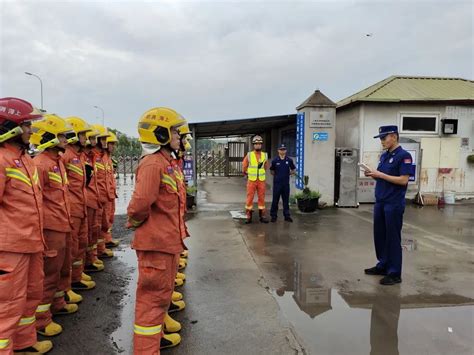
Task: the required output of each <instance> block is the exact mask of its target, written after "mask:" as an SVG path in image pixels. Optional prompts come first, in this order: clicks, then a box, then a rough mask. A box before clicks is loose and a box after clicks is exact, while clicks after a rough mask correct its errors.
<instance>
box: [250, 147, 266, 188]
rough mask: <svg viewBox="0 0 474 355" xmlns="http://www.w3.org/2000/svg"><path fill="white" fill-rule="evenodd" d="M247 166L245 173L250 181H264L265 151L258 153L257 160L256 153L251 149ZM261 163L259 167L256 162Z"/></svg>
mask: <svg viewBox="0 0 474 355" xmlns="http://www.w3.org/2000/svg"><path fill="white" fill-rule="evenodd" d="M248 160H249V167H248V169H247V175H248V177H249V180H250V181H257V179H258V180H260V181H265V162H266V161H267V153H264V152H261V153H260V161H258V160H257V154H255V151H252V152H250V153H249V155H248ZM259 163H262V165H261V168H260V169H259V168H258V164H259Z"/></svg>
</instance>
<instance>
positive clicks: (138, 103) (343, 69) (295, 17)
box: [0, 0, 474, 136]
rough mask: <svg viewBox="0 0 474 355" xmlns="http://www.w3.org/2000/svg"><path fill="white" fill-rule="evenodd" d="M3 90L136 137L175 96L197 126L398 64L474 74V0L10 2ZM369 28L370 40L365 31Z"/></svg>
mask: <svg viewBox="0 0 474 355" xmlns="http://www.w3.org/2000/svg"><path fill="white" fill-rule="evenodd" d="M0 3H1V5H0V96H2V97H3V96H16V97H21V98H24V99H26V100H29V101H30V102H32V103H33V104H34V105H36V106H38V107H39V106H40V88H39V81H38V80H37V79H36V78H34V77H31V76H27V75H25V74H24V72H25V71H29V72H32V73H35V74H37V75H39V76H40V77H41V78H42V79H43V85H44V88H43V89H44V108H45V109H47V110H48V111H49V112H54V113H57V114H59V115H61V116H64V117H66V116H71V115H78V116H80V117H83V118H85V119H86V120H88V121H90V122H92V123H99V121H100V119H99V117H100V116H101V114H100V111H98V110H97V109H95V108H93V106H94V105H99V106H101V107H102V108H103V109H104V110H105V120H106V124H107V125H108V126H110V127H114V128H118V129H119V130H121V131H123V132H126V133H128V134H131V135H134V136H136V135H137V134H136V122H137V120H138V118H139V117H140V115H141V114H142V113H143V112H144V111H146V110H147V109H149V108H151V107H154V106H168V107H171V108H174V109H175V110H177V111H178V112H180V113H181V114H183V115H184V116H185V117H186V118H187V119H188V120H189V121H190V122H199V121H214V120H227V119H233V118H246V117H261V116H271V115H279V114H288V113H294V112H295V107H296V106H297V105H298V104H300V103H301V102H302V101H303V100H305V99H306V98H307V97H308V96H309V95H311V93H312V92H313V91H314V90H315V89H320V90H321V91H322V92H323V93H325V94H326V95H327V96H328V97H329V98H331V99H332V100H333V101H338V100H340V99H343V98H344V97H346V96H349V95H351V94H353V93H355V92H356V91H359V90H361V89H363V88H365V87H367V86H369V85H371V84H373V83H375V82H377V81H379V80H382V79H385V78H386V77H388V76H390V75H394V74H401V75H429V76H448V77H451V76H453V77H462V78H466V79H472V78H473V63H474V58H473V48H474V47H473V46H474V41H473V38H474V35H473V32H474V25H473V16H474V15H473V4H474V3H473V1H463V2H459V1H434V2H433V1H403V2H401V1H364V2H362V1H325V2H321V1H298V0H292V1H279V2H274V1H261V2H257V1H206V2H202V1H191V2H189V1H188V2H181V1H177V0H170V1H148V2H137V1H128V2H127V1H120V2H118V1H94V2H90V1H80V2H79V1H69V2H66V1H56V2H44V1H38V0H37V1H31V2H25V1H18V0H16V1H3V0H0ZM369 33H371V34H372V35H371V36H367V35H366V34H369Z"/></svg>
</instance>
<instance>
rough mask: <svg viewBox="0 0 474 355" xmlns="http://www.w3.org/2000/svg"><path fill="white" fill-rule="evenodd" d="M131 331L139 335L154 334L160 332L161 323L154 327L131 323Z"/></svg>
mask: <svg viewBox="0 0 474 355" xmlns="http://www.w3.org/2000/svg"><path fill="white" fill-rule="evenodd" d="M133 332H134V333H135V334H139V335H155V334H159V333H160V332H161V325H155V326H154V327H142V326H140V325H137V324H134V325H133Z"/></svg>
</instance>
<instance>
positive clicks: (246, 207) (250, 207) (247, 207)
mask: <svg viewBox="0 0 474 355" xmlns="http://www.w3.org/2000/svg"><path fill="white" fill-rule="evenodd" d="M245 209H247V210H252V209H253V205H252V206H245Z"/></svg>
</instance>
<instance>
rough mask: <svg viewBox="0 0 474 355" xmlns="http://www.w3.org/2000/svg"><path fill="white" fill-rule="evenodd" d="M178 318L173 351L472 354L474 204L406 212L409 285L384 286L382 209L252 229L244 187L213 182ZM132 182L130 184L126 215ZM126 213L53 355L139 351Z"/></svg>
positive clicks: (202, 203) (124, 189) (125, 191)
mask: <svg viewBox="0 0 474 355" xmlns="http://www.w3.org/2000/svg"><path fill="white" fill-rule="evenodd" d="M200 187H201V192H200V197H199V207H198V209H197V210H196V211H193V212H191V213H190V214H189V215H190V219H189V221H188V226H189V229H190V231H191V234H192V237H191V238H189V239H188V240H187V244H188V246H189V250H190V257H189V266H188V267H187V269H186V271H185V272H186V276H187V281H186V284H185V285H184V286H183V287H182V288H181V289H180V290H179V291H181V292H183V294H184V296H185V301H186V303H187V307H186V309H185V310H184V311H182V312H180V313H178V314H175V315H174V317H175V319H177V320H179V321H180V322H181V323H182V325H183V330H182V331H181V335H182V337H183V342H182V344H181V345H180V346H179V347H177V348H175V349H169V350H166V351H163V353H168V354H178V353H180V354H222V353H228V354H295V353H306V354H323V355H325V354H338V355H339V354H351V355H352V354H369V353H370V354H381V355H385V354H472V353H474V341H473V339H474V337H473V335H474V330H473V324H474V306H473V305H474V277H473V271H474V261H473V260H474V259H473V255H474V252H473V247H474V246H473V241H474V208H473V207H474V205H469V204H467V205H455V206H447V207H446V208H444V209H437V208H436V207H424V208H416V207H413V206H412V205H407V209H406V213H405V224H404V234H403V236H404V238H405V240H404V247H405V249H406V251H405V252H404V263H403V266H404V270H403V283H402V284H400V285H396V286H391V287H384V286H381V285H379V284H378V280H379V278H378V277H373V276H366V275H364V273H363V269H364V268H366V267H370V266H373V265H374V263H375V255H374V251H373V241H372V222H371V220H372V206H371V205H365V206H361V207H360V208H358V209H334V208H328V209H324V210H319V211H318V212H317V213H315V214H310V215H303V214H299V213H297V212H296V211H294V213H293V218H294V220H295V221H294V223H292V224H290V223H286V222H284V221H283V220H282V218H280V220H278V222H277V223H276V224H267V225H263V224H259V223H254V224H251V225H244V224H243V223H242V221H239V220H232V218H231V215H230V213H229V211H231V210H241V209H242V207H243V205H244V202H245V190H244V187H245V181H243V180H242V179H240V180H239V179H225V178H207V179H205V180H203V181H201V183H200ZM132 189H133V184H132V183H131V182H127V184H124V183H123V182H122V183H121V186H120V190H119V205H118V206H117V207H118V208H117V211H119V213H123V212H124V211H125V205H126V201H127V200H128V198H129V197H130V192H131V191H132ZM123 224H124V217H123V216H118V217H117V221H116V224H115V226H114V228H115V229H114V233H115V237H118V238H120V239H121V240H122V244H121V246H120V248H119V249H118V250H117V251H116V254H117V257H116V258H114V259H113V260H110V261H108V262H107V269H106V272H105V273H99V274H97V275H96V277H95V278H96V279H97V281H98V287H97V290H94V291H89V293H86V292H84V295H85V296H86V299H85V301H84V302H83V304H82V305H81V310H80V312H79V313H78V314H77V315H74V316H69V317H63V318H62V319H61V324H63V325H64V327H65V332H64V334H61V335H60V336H59V337H56V338H55V339H54V342H55V344H56V348H55V350H54V351H53V352H52V353H53V354H63V353H71V354H113V353H123V354H131V346H132V325H133V304H134V293H135V285H136V258H135V255H134V252H133V251H132V250H131V249H129V247H128V245H129V241H130V238H131V233H129V232H127V231H125V230H124V228H123Z"/></svg>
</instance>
